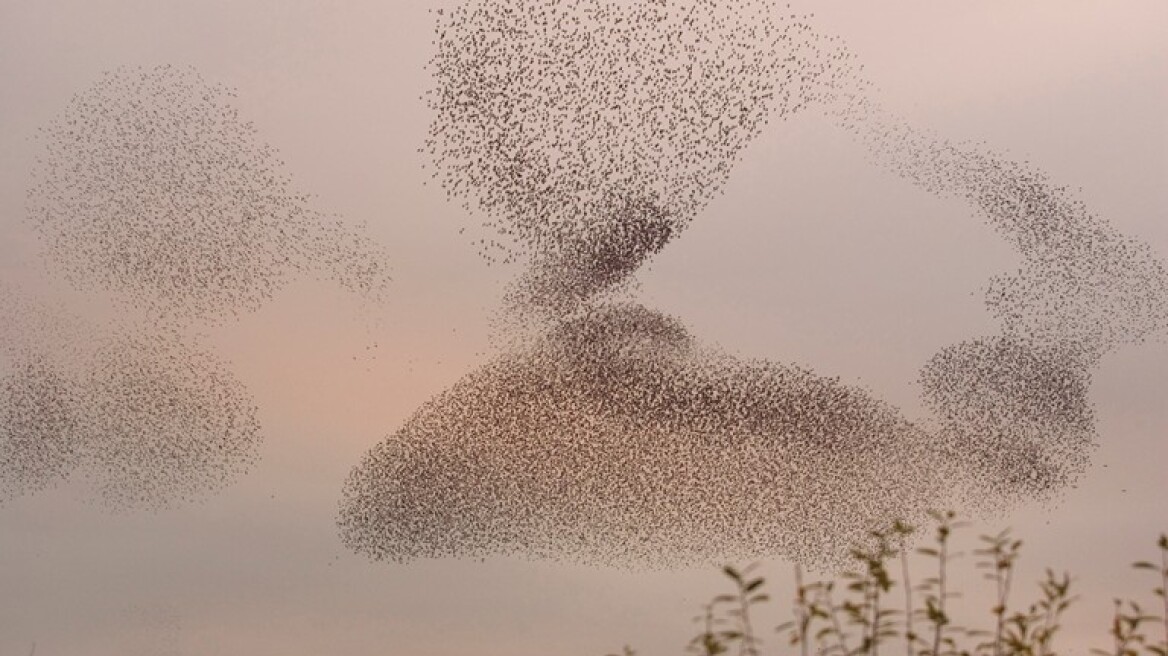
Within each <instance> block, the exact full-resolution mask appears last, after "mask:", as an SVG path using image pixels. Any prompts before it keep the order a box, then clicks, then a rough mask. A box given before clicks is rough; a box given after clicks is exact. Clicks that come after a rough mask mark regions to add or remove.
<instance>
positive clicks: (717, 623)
mask: <svg viewBox="0 0 1168 656" xmlns="http://www.w3.org/2000/svg"><path fill="white" fill-rule="evenodd" d="M930 517H931V518H932V520H933V522H934V526H933V529H934V530H933V540H932V544H930V545H928V546H921V547H918V548H916V549H915V550H913V551H915V553H916V554H917V555H918V556H921V557H924V558H926V559H928V560H931V561H935V562H934V563H933V567H935V570H934V571H935V575H933V576H929V577H926V578H924V579H922V580H921V583H919V584H918V585H916V586H913V585H912V581H913V579H912V577H911V571H910V567H909V554H910V546H909V545H910V541H909V537H910V536H912V535H913V534H914V533H915V532H916V529H915V528H914V527H912V526H909V525H908V524H905V523H904V522H900V521H897V522H894V523H893V524H892V525H891V526H890V527H889V528H888V529H887V530H883V531H875V532H873V533H872V534H871V535H870V538H871V539H870V540H869V541H868V542H867V543H866V544H865V545H863V546H861V547H857V548H855V549H853V550H852V552H851V556H852V559H853V561H854V563H855V564H856V565H857V567H855V568H853V569H851V570H848V571H845V572H844V573H843V574H842V575H840V578H839V580H836V581H812V582H807V581H806V580H805V578H804V576H805V575H804V570H803V568H802V567H800V566H798V565H796V566H795V596H794V599H793V603H792V608H791V614H792V620H790V621H788V622H784V623H783V624H781V625H780V626H779V627H778V629H777V630H778V632H779V633H781V634H784V635H785V636H786V638H787V640H786V644H787V645H788V646H789V647H797V648H798V650H799V652H798V653H799V654H800V656H811V655H812V654H815V656H879V654H880V653H882V651H881V648H882V647H885V646H895V645H896V644H901V645H902V646H903V647H904V650H905V654H906V655H907V656H1055V654H1056V652H1055V637H1056V636H1057V635H1058V633H1059V631H1060V629H1061V628H1062V617H1063V614H1064V613H1065V612H1066V611H1067V609H1068V608H1070V606H1071V605H1072V604H1073V603H1075V601H1076V600H1077V597H1075V596H1073V595H1072V594H1071V587H1072V583H1073V579H1072V578H1071V576H1070V575H1069V574H1067V573H1063V574H1061V575H1057V574H1055V572H1054V571H1053V570H1050V569H1047V570H1046V571H1045V575H1044V577H1043V579H1042V580H1041V581H1039V583H1038V588H1039V596H1038V598H1037V600H1036V601H1034V602H1033V603H1031V604H1029V605H1027V606H1024V607H1021V608H1019V607H1014V606H1012V605H1011V595H1012V593H1013V588H1014V583H1015V570H1016V564H1017V561H1018V558H1019V556H1020V554H1021V549H1022V541H1021V540H1017V539H1014V538H1013V537H1012V536H1011V534H1010V531H1009V530H1005V531H1002V532H1000V533H997V534H995V535H983V536H981V537H980V541H981V543H982V546H981V547H980V548H978V549H976V550H975V551H974V555H975V556H976V557H977V561H976V567H977V568H978V569H980V570H983V571H984V578H985V579H986V580H988V581H990V582H992V583H993V586H994V588H993V592H994V605H993V607H992V608H991V609H990V612H991V615H992V617H993V624H992V626H991V628H990V629H989V630H972V629H967V628H965V627H962V626H960V625H958V624H956V623H955V622H954V621H953V620H952V618H951V617H950V614H949V610H948V606H949V604H948V602H949V601H950V600H952V599H954V598H956V597H958V596H959V593H958V592H957V591H956V590H953V589H951V588H952V586H951V581H950V578H949V569H950V565H951V563H952V561H953V560H955V559H957V558H959V557H961V556H962V554H961V552H956V551H954V550H953V548H952V538H953V536H954V533H955V532H956V531H958V530H959V529H961V528H964V527H966V526H968V524H967V523H965V522H959V521H957V516H956V514H955V513H953V512H951V511H950V512H931V513H930ZM1157 546H1158V547H1159V549H1160V563H1159V564H1155V563H1152V562H1148V561H1141V562H1137V563H1134V564H1133V567H1135V568H1136V569H1140V570H1150V571H1154V572H1156V573H1157V575H1158V585H1157V586H1156V587H1155V588H1153V594H1154V595H1155V596H1156V597H1158V598H1159V602H1160V604H1161V605H1163V607H1164V611H1163V615H1155V614H1151V613H1148V612H1146V611H1145V610H1144V609H1143V608H1142V607H1141V606H1140V605H1139V604H1138V603H1136V602H1135V601H1130V600H1126V601H1125V600H1119V599H1117V600H1116V601H1115V612H1114V615H1113V617H1112V621H1111V630H1110V636H1111V638H1112V642H1113V644H1112V648H1111V649H1110V650H1103V649H1093V650H1091V651H1092V653H1093V654H1096V655H1097V656H1168V594H1166V592H1165V590H1166V589H1168V535H1161V536H1160V539H1159V541H1158V542H1157ZM896 564H899V569H900V576H901V580H900V581H899V582H898V581H896V580H895V579H894V577H893V576H892V573H891V569H890V566H892V567H894V566H895V565H896ZM756 569H757V563H756V564H752V565H750V566H748V567H746V568H743V569H742V570H738V569H736V568H734V567H732V566H726V567H724V568H723V570H722V571H723V573H724V574H725V575H726V577H727V578H729V579H730V580H731V581H732V582H733V584H734V591H733V593H728V594H720V595H717V596H715V597H714V598H713V600H712V601H711V602H710V603H708V604H706V605H705V606H704V607H703V613H702V614H701V615H699V616H698V617H695V618H694V620H695V621H696V622H698V623H699V624H700V626H701V631H700V632H699V633H698V634H697V635H696V636H694V637H693V639H692V640H691V641H690V643H689V646H688V649H687V651H688V652H689V653H691V654H696V655H697V656H723V655H728V654H730V653H732V652H735V651H736V653H737V655H738V656H763V653H764V652H763V646H764V645H763V641H762V639H761V638H760V637H759V636H758V634H757V633H756V629H755V621H754V619H753V617H752V612H751V611H752V610H753V609H754V607H755V606H757V605H758V604H760V603H763V602H765V601H767V600H768V599H769V596H768V595H767V594H766V593H765V592H763V587H764V585H765V579H763V578H762V577H761V576H753V573H754V572H755V570H756ZM898 585H899V586H901V588H902V589H903V600H904V601H903V604H904V606H903V608H894V607H892V605H891V604H890V600H891V599H893V597H892V596H891V595H892V594H893V592H894V590H895V589H896V586H898ZM914 593H916V594H917V595H920V597H919V598H920V599H921V600H922V602H923V605H922V607H919V608H918V607H916V606H915V605H914V598H916V597H914ZM1015 608H1018V609H1015ZM1022 608H1024V609H1022ZM1156 625H1162V626H1163V629H1162V630H1163V638H1162V639H1159V638H1153V637H1151V635H1150V632H1152V631H1155V632H1156V633H1159V630H1157V629H1154V627H1155V626H1156ZM884 651H887V650H884ZM775 653H776V654H779V653H783V652H782V651H781V650H776V651H775ZM610 656H611V655H610ZM625 656H633V652H632V650H631V649H629V648H627V647H626V648H625Z"/></svg>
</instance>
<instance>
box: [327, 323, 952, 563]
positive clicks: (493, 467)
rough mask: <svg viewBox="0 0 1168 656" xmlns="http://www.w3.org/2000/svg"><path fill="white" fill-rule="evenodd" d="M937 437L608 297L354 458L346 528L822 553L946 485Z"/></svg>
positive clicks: (469, 548) (473, 538) (438, 550)
mask: <svg viewBox="0 0 1168 656" xmlns="http://www.w3.org/2000/svg"><path fill="white" fill-rule="evenodd" d="M929 446H930V445H929V440H928V436H927V435H926V434H925V433H924V432H922V431H921V430H919V429H917V428H914V427H913V426H912V424H910V423H909V422H908V421H906V420H905V419H904V418H903V417H901V416H900V414H899V413H898V412H897V411H896V410H895V409H894V408H892V407H890V406H889V405H887V404H886V403H883V402H881V401H879V400H876V399H874V398H872V397H871V396H870V395H869V394H868V393H866V392H864V391H862V390H859V389H856V388H853V387H849V386H847V385H843V384H841V383H839V382H838V381H836V380H833V379H828V378H824V377H822V376H819V375H816V374H815V373H813V372H810V371H807V370H804V369H801V368H798V367H793V366H789V365H782V364H776V363H773V362H766V361H757V360H754V361H752V360H741V359H737V358H734V357H731V356H729V355H726V354H724V353H721V352H718V351H717V350H713V349H707V348H702V347H700V346H699V345H698V344H697V343H696V341H695V340H694V339H693V338H692V337H691V336H690V335H689V334H688V333H687V331H686V330H685V328H684V327H683V326H682V325H681V323H680V322H678V321H677V320H675V319H673V318H671V317H666V316H663V315H661V314H659V313H657V312H654V311H652V310H649V309H647V308H644V307H642V306H637V305H611V306H603V307H598V308H595V309H593V310H591V311H589V312H587V313H584V314H583V315H581V316H578V317H576V318H574V319H572V320H570V321H566V322H564V323H563V324H562V325H560V326H559V327H558V328H557V329H556V330H554V331H553V332H552V333H550V334H548V335H547V336H546V337H545V338H544V339H543V340H541V341H540V342H539V343H537V344H535V345H533V346H532V348H530V349H528V350H525V351H522V352H513V353H509V354H506V355H503V356H501V357H500V358H498V359H496V360H495V361H493V362H491V363H489V364H487V365H486V366H484V367H482V368H481V369H479V370H478V371H476V372H474V373H472V374H471V375H469V376H467V377H466V378H464V379H463V380H462V381H460V382H459V383H458V384H456V385H455V386H454V387H453V388H451V389H450V390H448V391H446V392H445V393H443V394H442V395H440V396H438V397H437V398H435V399H434V400H433V401H431V402H429V403H427V404H426V405H425V406H424V407H423V408H422V409H421V410H419V411H418V412H417V413H416V414H415V415H414V416H413V417H412V418H411V419H410V420H409V421H408V422H407V423H406V425H405V426H404V427H403V428H402V429H401V430H400V431H399V432H398V433H397V434H396V435H394V436H393V437H392V438H391V439H390V440H389V441H387V442H384V443H382V444H381V445H379V446H378V447H377V448H375V449H374V450H373V451H372V452H371V453H370V454H369V455H368V456H367V457H366V458H365V461H364V462H363V463H361V465H360V466H359V467H358V468H357V469H356V470H355V471H354V473H353V475H352V476H351V477H350V479H349V481H348V484H347V487H346V489H345V500H346V502H345V504H344V506H343V508H342V513H341V519H340V525H341V529H342V536H343V539H344V541H345V542H346V543H347V544H348V545H349V546H350V547H351V548H353V549H356V550H358V551H360V552H363V553H366V554H369V555H371V556H373V557H375V558H384V559H390V560H404V559H410V558H415V557H435V556H469V557H486V556H491V555H500V554H507V555H524V556H538V557H545V558H564V557H570V558H572V559H574V560H580V561H584V562H590V563H601V564H617V565H624V566H628V565H630V564H635V565H638V566H662V565H678V564H686V563H700V562H708V561H709V560H713V559H718V558H722V557H725V556H726V555H727V554H736V555H740V556H744V557H745V556H758V557H761V556H765V555H772V554H775V553H783V554H787V555H789V556H792V557H795V558H799V559H800V560H805V561H816V562H824V560H825V558H828V557H841V556H844V555H845V554H846V553H847V549H848V547H849V546H850V545H853V544H855V543H856V541H857V540H863V539H865V538H866V536H867V535H868V534H869V532H870V531H871V530H873V529H874V528H876V523H875V518H884V517H888V516H891V515H897V514H900V513H903V512H905V511H906V510H908V511H912V512H917V511H919V510H920V509H922V508H924V507H925V505H926V504H927V503H928V501H929V500H930V499H931V498H935V496H936V495H937V494H939V493H940V492H941V491H942V489H943V486H944V477H943V476H941V475H940V470H939V469H937V466H936V463H935V462H934V459H933V458H930V457H929V454H930V453H931V451H930V448H929ZM796 527H798V528H799V529H800V530H793V529H794V528H796Z"/></svg>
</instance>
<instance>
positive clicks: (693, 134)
mask: <svg viewBox="0 0 1168 656" xmlns="http://www.w3.org/2000/svg"><path fill="white" fill-rule="evenodd" d="M439 14H440V15H439V19H438V27H437V35H438V38H437V40H436V45H437V49H438V51H437V54H436V56H435V58H434V60H433V61H432V64H431V70H432V71H433V73H434V75H435V79H436V81H437V86H436V88H435V90H434V91H433V92H432V93H431V96H430V106H431V108H432V110H433V111H434V114H435V118H434V122H433V127H432V130H431V133H430V135H429V139H428V141H427V149H428V151H429V153H430V155H431V156H432V159H433V163H434V166H435V173H434V175H435V177H436V178H437V179H438V180H439V181H440V183H441V185H442V187H443V188H444V189H445V190H446V192H447V194H448V195H449V196H450V197H451V198H452V199H454V200H456V201H461V202H462V203H463V204H464V207H465V208H466V209H467V210H468V211H470V212H472V213H475V214H477V215H479V216H480V217H481V218H482V223H483V225H484V227H485V228H487V229H488V230H493V231H495V232H496V233H497V234H495V235H494V236H492V237H490V238H488V239H484V240H483V241H481V242H480V244H482V245H483V246H485V247H486V248H485V249H484V250H485V253H486V255H487V257H488V258H489V259H491V260H492V261H493V260H494V259H495V258H497V257H499V256H500V254H501V255H502V257H504V258H511V257H512V256H513V255H515V254H517V253H521V254H524V255H526V256H527V268H526V271H525V273H523V274H522V276H521V278H520V280H519V281H518V282H516V283H515V286H514V287H513V288H512V291H511V293H510V295H509V306H508V308H507V312H509V313H510V314H511V315H513V316H518V318H515V319H513V320H512V323H511V324H510V325H513V326H529V325H530V324H532V323H534V324H535V334H536V337H535V338H534V339H533V340H526V341H525V340H522V339H521V340H517V341H516V342H515V344H517V346H513V347H512V348H511V349H509V350H507V351H505V352H504V353H503V354H502V355H500V356H499V357H498V358H496V359H495V360H494V361H492V362H490V363H488V364H487V365H485V366H483V367H482V368H480V369H478V370H477V371H474V372H472V373H471V374H469V375H468V376H466V377H465V378H464V379H462V380H461V381H460V382H458V383H457V384H456V385H455V386H454V387H452V388H451V389H449V390H448V391H446V392H444V393H442V394H440V395H438V396H437V397H435V398H434V399H432V400H431V401H430V402H428V403H427V404H425V405H424V406H423V407H422V408H421V409H419V410H418V411H417V412H416V413H415V414H414V415H413V416H412V417H411V418H410V419H409V420H408V421H407V422H406V424H405V426H404V427H403V428H402V429H401V430H399V431H398V432H396V433H395V434H393V435H392V436H390V437H389V438H388V439H387V440H386V441H385V442H383V443H381V444H379V445H378V446H377V447H376V448H374V449H373V450H372V451H371V452H370V453H369V454H368V455H367V456H366V458H365V459H364V461H363V462H362V463H360V464H359V465H358V466H357V467H356V468H355V469H354V470H353V472H352V473H351V475H350V477H349V479H348V482H347V484H346V487H345V490H344V499H343V502H342V506H341V513H340V520H339V525H340V528H341V535H342V538H343V540H344V541H345V542H346V543H347V544H348V545H349V546H350V547H351V548H353V549H355V550H357V551H359V552H362V553H365V554H367V555H369V556H371V557H373V558H377V559H386V560H393V561H400V560H409V559H412V558H417V557H442V556H454V557H458V556H471V557H486V556H491V555H505V554H516V555H524V556H530V557H539V558H567V559H571V560H582V561H587V562H602V563H614V564H630V563H636V564H643V565H650V566H652V565H662V564H675V563H679V562H692V561H702V560H710V559H727V558H731V559H734V558H737V559H741V558H749V557H753V556H762V555H775V554H779V555H785V556H788V557H792V558H795V559H798V560H802V561H811V562H821V563H822V562H829V561H834V560H837V559H841V558H844V557H846V556H847V553H848V549H849V547H851V546H853V545H854V544H855V543H856V541H857V540H861V539H863V538H864V537H865V536H866V535H868V531H869V530H870V529H872V528H875V527H876V526H878V525H882V524H885V523H886V522H887V521H889V520H891V519H892V518H902V519H908V520H910V521H912V520H913V519H914V518H916V517H919V516H920V515H921V514H922V513H923V512H924V511H925V510H926V508H927V507H929V506H930V505H935V504H937V503H944V502H945V500H947V499H951V500H959V501H963V502H965V503H966V504H967V508H971V509H974V510H976V509H983V510H984V509H988V508H992V507H996V506H997V505H998V504H1001V503H1008V502H1012V501H1017V500H1019V499H1034V498H1042V497H1050V496H1051V495H1053V494H1054V493H1056V492H1057V491H1059V490H1061V489H1063V488H1064V487H1065V486H1066V485H1068V484H1069V483H1071V482H1072V481H1073V480H1074V479H1075V478H1076V477H1077V476H1078V475H1079V474H1080V473H1081V472H1082V471H1083V469H1084V467H1085V466H1086V463H1087V461H1088V458H1089V454H1090V450H1091V447H1092V446H1093V445H1094V442H1095V428H1094V421H1093V415H1092V411H1091V407H1090V401H1089V397H1088V391H1089V382H1090V374H1091V370H1092V368H1093V366H1094V365H1095V364H1096V363H1097V362H1098V359H1099V357H1100V356H1101V355H1102V354H1103V353H1105V352H1106V351H1107V350H1109V349H1112V348H1114V347H1116V346H1119V345H1121V344H1124V343H1130V342H1132V341H1138V340H1139V339H1142V338H1144V337H1146V336H1147V335H1149V334H1151V333H1154V332H1157V331H1162V330H1163V329H1164V328H1165V326H1166V325H1168V321H1165V316H1166V312H1165V307H1166V303H1165V300H1166V299H1168V293H1166V291H1168V285H1166V284H1165V275H1164V272H1163V269H1162V267H1161V264H1160V262H1159V260H1158V259H1157V258H1156V257H1155V256H1154V254H1152V253H1151V251H1150V250H1149V249H1148V248H1147V247H1146V246H1144V245H1143V244H1141V243H1139V242H1137V241H1136V240H1133V239H1130V238H1126V237H1123V236H1122V235H1120V234H1118V232H1116V231H1115V230H1114V229H1112V228H1110V227H1109V226H1108V225H1107V224H1106V222H1105V221H1102V220H1100V219H1098V218H1096V217H1093V216H1091V215H1090V214H1089V213H1088V212H1087V211H1086V209H1085V208H1084V207H1083V205H1082V203H1080V202H1078V201H1076V200H1074V198H1073V196H1071V195H1070V194H1069V193H1068V192H1067V191H1066V190H1065V189H1062V188H1058V187H1055V186H1053V185H1051V184H1049V183H1048V182H1047V181H1046V179H1045V177H1044V176H1043V175H1042V174H1041V173H1038V172H1036V171H1034V170H1032V169H1031V168H1030V167H1028V166H1026V165H1022V164H1018V163H1015V162H1012V161H1010V160H1009V159H1008V158H1005V157H1001V156H998V155H994V154H992V153H989V152H988V151H986V150H985V149H981V148H978V147H974V146H969V145H965V144H952V143H949V142H947V141H945V140H943V139H939V138H936V137H933V136H932V135H928V134H927V133H924V132H922V131H920V130H915V129H913V128H911V127H910V126H907V125H906V124H905V123H904V122H903V121H899V120H897V119H895V118H893V117H891V115H890V114H888V113H887V112H885V111H884V110H883V109H882V108H881V107H880V106H879V104H878V103H877V102H876V101H875V100H874V99H873V98H874V95H873V94H872V91H871V90H872V85H870V84H869V83H868V82H867V81H866V80H864V79H863V78H862V76H861V75H860V74H859V67H858V66H857V65H855V64H854V57H853V56H852V55H851V54H849V53H848V51H847V49H846V47H844V45H843V44H842V43H840V42H839V41H838V40H836V39H833V38H827V37H822V36H819V35H817V34H816V33H815V32H814V31H813V30H812V29H811V27H810V24H809V23H808V22H807V20H806V19H805V18H803V17H799V16H793V15H789V14H788V13H786V12H785V11H784V9H783V8H781V7H780V6H779V5H778V4H776V3H774V2H768V1H766V0H754V1H752V0H748V1H745V2H725V1H721V0H641V1H638V2H615V1H612V2H605V1H602V2H588V3H577V2H568V1H566V0H466V1H465V2H463V3H462V4H461V5H460V6H459V7H458V8H456V9H454V10H453V11H449V12H445V13H443V12H439ZM813 105H818V106H819V107H820V108H821V109H823V110H825V111H826V112H827V114H828V115H829V116H832V117H834V118H835V120H836V121H837V123H838V124H839V125H840V126H841V127H842V128H843V129H846V130H849V131H851V132H852V133H853V134H855V135H856V136H857V138H858V139H859V140H860V141H861V142H862V143H863V144H865V145H867V146H868V148H869V150H870V152H871V153H872V154H873V156H874V159H876V161H877V162H879V163H880V164H881V165H884V166H886V167H888V168H889V170H892V171H894V172H896V173H897V174H899V175H901V176H902V177H904V178H905V179H907V180H908V181H910V182H912V183H914V184H917V185H918V186H920V187H921V188H922V189H923V190H925V191H926V192H928V193H933V194H955V195H957V196H959V197H962V198H964V199H965V200H967V201H968V202H969V203H970V204H971V206H972V207H974V208H975V209H976V210H977V211H979V212H980V213H981V214H982V215H983V216H984V217H985V218H986V220H988V221H989V223H990V224H991V225H993V226H994V227H995V228H996V229H998V230H999V231H1000V232H1001V233H1002V234H1003V235H1004V236H1005V237H1006V238H1007V239H1009V240H1010V241H1011V243H1012V244H1014V245H1015V246H1016V247H1017V248H1018V250H1019V252H1020V253H1021V254H1022V257H1023V266H1022V268H1021V270H1020V271H1018V272H1017V273H1011V274H1007V275H1003V276H999V277H997V278H995V279H994V280H993V281H991V283H990V284H989V289H988V295H987V306H988V308H989V309H990V310H991V312H993V313H994V315H995V316H996V317H998V318H999V320H1000V322H1001V325H1002V332H1001V334H1000V335H996V336H991V337H983V338H975V339H971V340H969V341H966V342H963V343H961V344H958V345H955V346H951V347H948V348H945V349H943V350H941V351H940V352H939V353H937V354H936V355H935V356H934V357H933V358H932V359H930V360H929V361H928V362H927V363H926V364H925V365H924V367H923V369H922V371H921V375H920V381H919V382H920V385H921V390H922V395H923V401H924V402H925V405H926V406H927V407H928V408H929V410H930V411H931V412H932V416H931V417H927V418H924V419H922V420H920V421H916V422H910V421H909V420H907V419H905V418H903V417H902V416H901V415H900V414H899V413H898V412H897V411H896V410H895V409H894V408H892V407H890V406H888V405H887V404H885V403H882V402H880V401H878V400H876V399H874V398H872V396H871V395H870V394H869V393H867V392H865V391H863V390H859V389H855V388H851V387H848V386H845V385H841V384H840V383H838V382H836V381H834V380H830V379H825V378H824V377H822V376H819V375H817V374H815V373H813V372H810V371H806V370H804V369H800V368H797V367H792V366H789V365H783V364H777V363H774V362H767V361H759V360H743V359H739V358H734V357H731V356H728V355H726V354H725V353H722V352H720V351H718V349H716V348H711V347H702V346H700V345H699V344H698V343H697V341H696V340H695V339H694V338H693V337H691V336H690V335H689V334H688V332H687V331H686V329H685V327H684V325H683V324H682V323H681V322H679V321H678V320H676V319H673V318H670V317H666V316H662V315H661V314H659V313H657V312H654V311H653V310H651V309H647V308H645V307H642V306H639V305H632V304H622V303H620V302H618V301H616V300H615V299H616V297H615V296H614V295H613V294H610V293H608V292H611V291H613V290H617V289H620V288H621V287H622V286H623V285H625V284H627V283H628V282H629V281H630V279H631V276H632V275H633V274H634V272H635V271H636V270H637V269H638V268H639V267H641V266H642V265H643V264H644V263H645V262H646V261H648V260H649V259H650V258H651V257H652V256H653V255H654V254H655V253H657V252H659V251H660V250H661V249H662V248H664V247H665V245H666V244H668V243H669V242H670V241H671V240H673V239H675V238H676V237H677V236H678V235H679V234H681V233H682V231H683V230H684V228H685V227H686V225H688V223H689V222H690V221H691V220H692V219H693V218H694V217H695V216H697V214H698V213H699V212H700V211H701V210H702V208H703V207H704V206H705V205H706V204H707V203H708V201H709V200H710V199H711V198H712V197H713V195H714V194H715V193H717V192H718V190H719V189H720V188H721V187H722V185H723V184H724V183H725V181H726V180H727V177H728V176H729V174H730V172H731V169H732V167H733V164H734V162H735V160H736V159H737V158H738V157H739V154H740V152H741V151H742V149H743V148H744V147H745V146H746V145H747V144H748V143H749V142H750V140H751V139H753V138H754V137H755V136H756V135H757V134H758V133H759V132H760V130H761V129H762V127H763V126H764V125H765V124H766V123H767V122H768V121H769V119H771V118H780V119H781V118H784V117H786V116H789V115H791V114H793V113H795V112H798V111H800V110H801V109H804V108H806V107H810V106H813ZM532 315H534V316H535V317H536V319H537V320H536V321H535V322H532V321H531V316H532ZM505 325H506V322H505Z"/></svg>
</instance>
